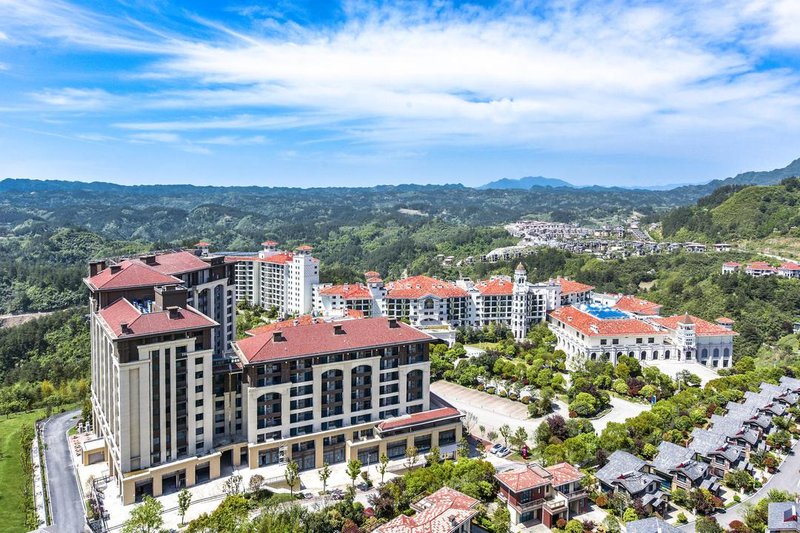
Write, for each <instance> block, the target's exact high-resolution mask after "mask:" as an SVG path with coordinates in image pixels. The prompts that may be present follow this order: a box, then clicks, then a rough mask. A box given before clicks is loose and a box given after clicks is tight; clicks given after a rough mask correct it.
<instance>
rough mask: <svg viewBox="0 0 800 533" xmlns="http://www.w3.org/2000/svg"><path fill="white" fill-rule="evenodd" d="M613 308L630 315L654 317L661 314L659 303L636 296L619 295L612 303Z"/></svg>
mask: <svg viewBox="0 0 800 533" xmlns="http://www.w3.org/2000/svg"><path fill="white" fill-rule="evenodd" d="M613 307H614V309H619V310H620V311H624V312H626V313H630V314H631V315H636V316H640V317H656V316H659V315H660V314H661V308H662V307H663V306H662V305H661V304H657V303H655V302H651V301H649V300H645V299H644V298H637V297H636V296H630V295H620V298H619V299H618V300H617V302H616V303H615V304H614V305H613Z"/></svg>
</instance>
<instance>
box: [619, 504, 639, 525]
mask: <svg viewBox="0 0 800 533" xmlns="http://www.w3.org/2000/svg"><path fill="white" fill-rule="evenodd" d="M634 520H639V515H638V514H636V510H635V509H634V508H633V507H628V508H627V509H625V512H624V513H622V521H623V522H633V521H634Z"/></svg>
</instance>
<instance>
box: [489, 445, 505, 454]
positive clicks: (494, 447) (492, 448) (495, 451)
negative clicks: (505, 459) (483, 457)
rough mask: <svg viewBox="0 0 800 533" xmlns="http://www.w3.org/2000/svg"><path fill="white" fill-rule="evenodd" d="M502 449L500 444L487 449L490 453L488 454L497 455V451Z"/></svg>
mask: <svg viewBox="0 0 800 533" xmlns="http://www.w3.org/2000/svg"><path fill="white" fill-rule="evenodd" d="M502 449H503V445H502V444H495V445H494V446H492V447H491V448H490V449H489V452H490V453H497V452H499V451H500V450H502Z"/></svg>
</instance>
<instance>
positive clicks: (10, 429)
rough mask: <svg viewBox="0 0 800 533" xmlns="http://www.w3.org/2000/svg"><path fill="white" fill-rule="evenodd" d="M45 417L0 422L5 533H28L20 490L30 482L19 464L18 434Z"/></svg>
mask: <svg viewBox="0 0 800 533" xmlns="http://www.w3.org/2000/svg"><path fill="white" fill-rule="evenodd" d="M43 416H44V410H38V411H32V412H30V413H21V414H15V415H11V416H10V417H8V418H5V417H2V418H0V487H2V489H0V524H2V527H0V529H2V530H3V531H6V532H8V533H16V532H20V533H24V532H26V531H30V529H31V528H29V527H28V526H27V525H26V524H25V502H24V501H23V496H22V488H23V487H24V486H25V484H27V483H31V480H30V479H28V478H27V476H25V473H24V472H23V470H22V463H21V462H20V434H21V431H22V428H23V427H24V426H25V425H33V423H34V422H35V421H36V420H37V419H38V418H41V417H43Z"/></svg>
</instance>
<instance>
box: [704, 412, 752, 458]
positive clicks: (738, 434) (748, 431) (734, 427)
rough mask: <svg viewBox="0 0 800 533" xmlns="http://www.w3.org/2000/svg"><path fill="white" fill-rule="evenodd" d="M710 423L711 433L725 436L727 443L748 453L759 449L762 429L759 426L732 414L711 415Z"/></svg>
mask: <svg viewBox="0 0 800 533" xmlns="http://www.w3.org/2000/svg"><path fill="white" fill-rule="evenodd" d="M710 422H711V429H710V431H712V432H714V433H718V434H720V435H724V436H725V439H726V440H727V442H729V443H731V444H733V445H735V446H738V447H739V448H741V449H742V450H744V451H745V452H746V453H750V451H751V450H754V449H756V448H757V447H758V444H759V442H760V440H761V428H760V427H759V426H758V425H757V424H753V423H752V422H750V421H749V420H747V421H745V419H743V418H740V417H738V416H735V415H732V414H726V415H724V416H721V415H711V421H710Z"/></svg>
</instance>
